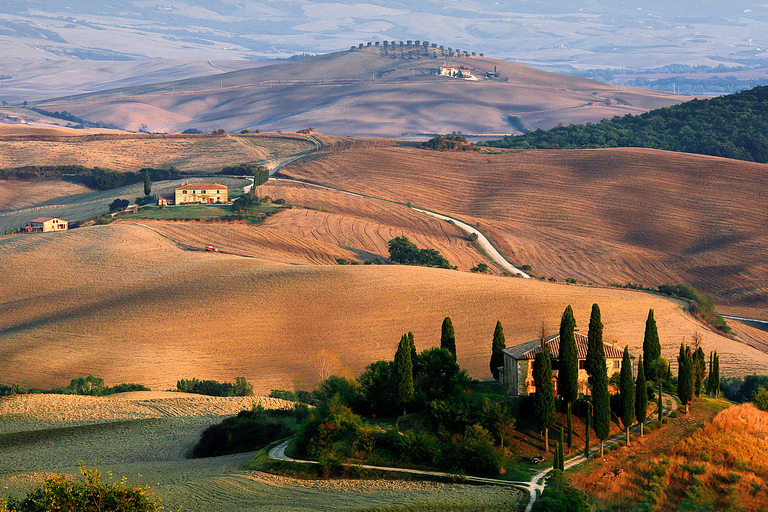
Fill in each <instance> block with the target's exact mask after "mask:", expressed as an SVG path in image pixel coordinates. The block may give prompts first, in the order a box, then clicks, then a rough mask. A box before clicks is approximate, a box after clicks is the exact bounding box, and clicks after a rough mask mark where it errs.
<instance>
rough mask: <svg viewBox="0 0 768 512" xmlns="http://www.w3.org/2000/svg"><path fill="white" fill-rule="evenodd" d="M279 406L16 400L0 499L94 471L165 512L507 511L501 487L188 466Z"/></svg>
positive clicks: (3, 453) (238, 463) (3, 427)
mask: <svg viewBox="0 0 768 512" xmlns="http://www.w3.org/2000/svg"><path fill="white" fill-rule="evenodd" d="M254 405H261V406H263V407H265V408H268V409H269V408H275V407H286V406H290V405H291V404H288V403H286V402H284V401H282V400H278V399H274V398H265V397H259V396H252V397H242V398H240V397H233V398H222V397H207V396H200V395H188V394H185V393H163V392H133V393H122V394H118V395H113V396H109V397H89V396H72V395H69V396H63V395H22V396H14V397H7V398H3V399H2V400H0V497H3V498H4V497H5V496H6V495H12V496H15V497H17V498H18V497H21V496H23V495H24V493H26V492H28V491H29V490H30V489H31V488H32V487H34V486H36V485H39V484H40V483H41V482H42V480H43V479H44V478H45V477H46V476H48V475H50V474H51V473H52V472H54V471H58V472H63V473H68V474H73V475H77V474H78V466H80V465H84V466H85V467H94V466H95V467H97V468H98V469H99V470H101V471H102V473H103V475H105V477H106V475H107V474H110V475H111V476H113V477H114V478H115V479H116V480H120V479H121V478H122V477H126V478H127V479H128V482H129V483H130V484H132V485H145V484H146V485H150V486H151V488H152V492H153V494H154V495H155V496H156V497H157V498H159V499H160V500H162V504H163V505H164V506H165V507H166V508H167V509H169V510H179V509H181V510H195V511H202V512H208V511H210V512H214V511H219V510H228V511H246V510H254V509H258V510H263V511H268V512H289V511H290V512H293V511H302V510H340V511H341V510H357V509H361V508H366V507H372V506H379V507H386V506H392V505H396V504H413V503H432V504H455V505H460V504H469V503H474V504H477V503H483V504H486V505H492V506H497V507H498V508H502V509H513V508H515V507H516V505H517V502H518V500H521V496H522V493H520V492H517V491H514V490H510V489H505V488H502V487H495V486H494V487H479V486H469V485H454V484H440V483H432V482H397V481H387V480H380V481H370V482H366V481H343V480H342V481H317V480H296V479H292V478H287V477H281V476H275V475H269V474H265V473H261V472H258V471H244V470H243V469H242V468H243V465H244V464H245V462H246V461H247V460H248V459H249V458H250V457H251V455H252V454H250V453H245V454H237V455H231V456H224V457H213V458H208V459H187V455H188V454H189V453H190V451H191V449H192V447H193V446H194V444H195V443H196V442H197V440H198V439H199V436H200V433H201V432H202V431H203V429H205V428H206V427H207V426H209V425H211V424H212V423H216V422H218V421H221V419H223V418H224V417H225V416H228V415H232V414H236V413H237V412H239V411H240V410H243V409H249V408H251V407H252V406H254Z"/></svg>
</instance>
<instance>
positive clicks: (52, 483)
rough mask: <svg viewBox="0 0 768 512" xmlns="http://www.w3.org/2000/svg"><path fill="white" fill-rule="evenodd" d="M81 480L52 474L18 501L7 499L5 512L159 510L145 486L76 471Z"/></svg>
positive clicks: (99, 474) (84, 469) (96, 471)
mask: <svg viewBox="0 0 768 512" xmlns="http://www.w3.org/2000/svg"><path fill="white" fill-rule="evenodd" d="M80 472H81V473H82V474H83V477H84V481H82V482H75V481H74V480H71V479H70V478H68V477H66V476H64V475H60V474H54V475H53V476H50V477H48V478H46V479H45V481H44V482H43V484H42V485H41V486H40V487H38V488H36V489H34V490H32V491H30V492H29V493H28V494H27V496H26V497H25V498H24V499H22V500H20V501H19V500H15V499H14V498H9V500H8V512H57V511H62V512H63V511H67V512H92V511H94V510H103V511H109V512H156V511H159V510H162V507H160V506H159V505H158V504H157V502H156V501H155V500H154V499H152V497H151V496H150V494H149V490H148V489H147V488H146V487H130V486H128V485H127V484H126V483H125V482H124V481H121V482H113V481H111V479H110V480H109V481H107V482H102V481H101V472H100V471H99V470H97V469H93V470H89V469H86V468H80Z"/></svg>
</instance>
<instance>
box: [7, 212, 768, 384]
mask: <svg viewBox="0 0 768 512" xmlns="http://www.w3.org/2000/svg"><path fill="white" fill-rule="evenodd" d="M258 229H259V228H255V230H256V231H258ZM265 229H269V228H268V227H265ZM0 259H2V261H3V268H4V271H5V273H6V276H7V278H6V281H5V284H4V286H3V287H2V289H0V304H2V306H3V310H4V314H3V316H2V318H0V366H2V367H3V368H5V369H6V370H5V371H4V373H3V381H4V382H7V383H16V382H17V383H19V384H22V385H25V386H27V387H31V386H39V387H44V388H45V387H51V386H61V385H66V384H67V383H68V382H69V380H70V379H71V378H73V377H75V376H80V375H87V374H89V373H91V374H94V375H98V376H101V377H103V378H105V379H107V380H108V381H109V382H137V383H142V384H145V385H148V386H149V387H151V388H152V389H156V390H162V389H169V388H171V387H172V386H174V385H175V383H176V380H178V379H179V378H191V377H198V378H210V379H216V380H220V381H231V380H232V379H233V378H234V377H236V376H239V375H242V376H245V377H246V378H248V379H249V380H250V381H252V382H253V383H254V388H255V389H256V391H257V392H260V393H266V392H268V391H269V390H270V389H273V388H283V389H286V388H287V389H293V388H294V386H296V385H299V386H301V385H304V386H312V385H313V384H314V383H316V382H317V381H318V380H320V378H321V377H324V376H325V375H327V374H328V372H338V373H346V374H348V375H359V374H360V373H361V372H362V370H363V369H364V367H365V366H366V365H368V364H369V363H371V362H373V361H375V360H378V359H391V358H392V357H393V354H394V352H395V350H396V345H397V341H398V340H399V338H400V336H401V334H402V333H404V332H406V331H413V332H414V334H415V336H416V346H417V347H418V349H419V350H423V349H426V348H429V347H431V346H435V345H436V344H438V342H439V332H440V324H441V321H442V319H443V318H444V317H445V316H451V318H452V319H453V322H454V326H455V328H456V338H457V346H458V360H459V363H460V364H461V365H462V367H464V368H466V369H467V370H468V372H469V374H470V375H471V376H472V377H474V378H480V379H487V378H489V377H490V372H489V369H488V360H489V357H490V344H491V337H492V334H493V328H494V325H495V322H496V320H497V319H500V320H501V321H502V323H503V325H504V327H505V333H506V335H507V346H511V345H514V344H516V343H520V342H524V341H528V340H531V339H534V338H536V337H537V336H538V333H539V328H540V326H541V322H542V321H545V322H546V323H547V325H548V326H549V330H550V332H554V330H555V329H556V326H557V325H558V322H559V319H560V316H561V314H562V311H563V309H564V308H565V306H566V305H568V304H572V305H573V308H574V311H575V313H576V320H577V323H578V326H579V327H581V328H582V330H583V329H586V327H587V324H588V316H589V312H590V307H591V305H592V303H594V302H597V303H598V304H600V305H601V307H602V310H603V322H604V323H605V325H606V330H605V337H606V340H607V341H609V342H610V341H612V340H616V342H617V343H618V344H619V345H622V346H623V345H629V347H630V350H632V351H633V352H637V351H638V350H639V349H640V347H641V345H642V339H643V330H644V325H645V318H646V316H647V313H648V309H649V308H654V309H655V311H656V318H657V321H658V323H659V332H660V335H661V338H662V343H663V352H664V355H665V356H667V357H670V358H671V359H672V360H673V362H674V356H675V355H676V354H677V349H678V346H679V343H680V342H681V341H686V342H689V341H690V340H691V336H692V334H693V333H694V332H696V331H699V332H701V334H702V336H703V346H704V348H705V349H707V350H710V349H715V348H716V349H717V350H718V351H719V353H720V354H721V356H722V364H723V375H724V376H730V375H743V374H746V373H751V372H757V373H766V372H768V355H767V354H765V353H763V352H761V351H759V350H756V349H753V348H751V347H749V346H747V345H745V344H742V343H740V342H738V341H734V340H731V339H728V338H724V337H722V336H719V335H717V334H715V333H713V332H710V331H708V330H707V329H706V327H704V326H702V325H701V324H699V323H698V322H697V321H696V320H695V319H694V318H693V317H692V316H690V315H689V314H688V313H686V312H685V311H684V310H683V308H682V306H681V305H680V304H678V303H676V302H674V301H670V300H668V299H667V298H665V297H661V296H656V295H652V294H648V293H642V292H635V291H626V290H616V289H601V288H594V287H586V286H575V285H564V284H551V283H545V282H540V281H537V280H525V279H517V278H511V277H510V278H504V277H494V276H485V275H476V274H471V273H468V272H460V271H455V270H439V269H428V268H419V267H405V266H394V265H386V266H375V265H370V266H369V265H365V266H363V265H359V266H329V265H323V266H317V265H307V264H304V265H290V264H285V263H280V264H276V263H274V262H266V261H264V260H260V259H258V258H245V257H241V256H235V255H231V254H222V253H206V252H195V251H185V250H182V249H180V248H179V247H178V245H177V244H176V243H175V242H174V241H172V240H170V239H169V238H168V237H166V236H163V235H161V234H159V233H158V232H157V231H156V230H154V229H152V228H151V227H150V226H147V227H145V226H143V225H140V224H137V223H130V224H129V223H120V224H117V225H109V226H94V227H90V228H81V229H77V230H73V231H69V232H65V233H56V234H54V235H51V236H5V237H0ZM304 262H306V260H305V261H304ZM95 346H98V347H99V350H97V351H95V350H94V349H93V347H95ZM673 367H674V363H673Z"/></svg>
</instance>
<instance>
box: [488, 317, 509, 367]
mask: <svg viewBox="0 0 768 512" xmlns="http://www.w3.org/2000/svg"><path fill="white" fill-rule="evenodd" d="M505 348H506V345H505V343H504V328H503V327H502V326H501V321H500V320H496V328H495V329H494V330H493V344H492V345H491V363H490V366H491V375H493V378H494V379H496V380H499V367H501V366H503V365H504V349H505Z"/></svg>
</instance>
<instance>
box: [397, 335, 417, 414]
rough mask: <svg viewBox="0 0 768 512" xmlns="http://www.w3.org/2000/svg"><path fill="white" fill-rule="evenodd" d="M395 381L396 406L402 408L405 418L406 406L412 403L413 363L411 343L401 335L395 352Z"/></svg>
mask: <svg viewBox="0 0 768 512" xmlns="http://www.w3.org/2000/svg"><path fill="white" fill-rule="evenodd" d="M395 381H396V382H397V396H396V398H397V404H398V405H399V406H401V407H402V408H403V417H405V412H406V409H405V408H406V406H407V405H408V404H409V403H411V402H412V401H413V393H414V391H413V361H412V360H411V343H410V342H409V336H408V335H407V334H403V337H402V338H400V344H399V345H398V346H397V352H395Z"/></svg>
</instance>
